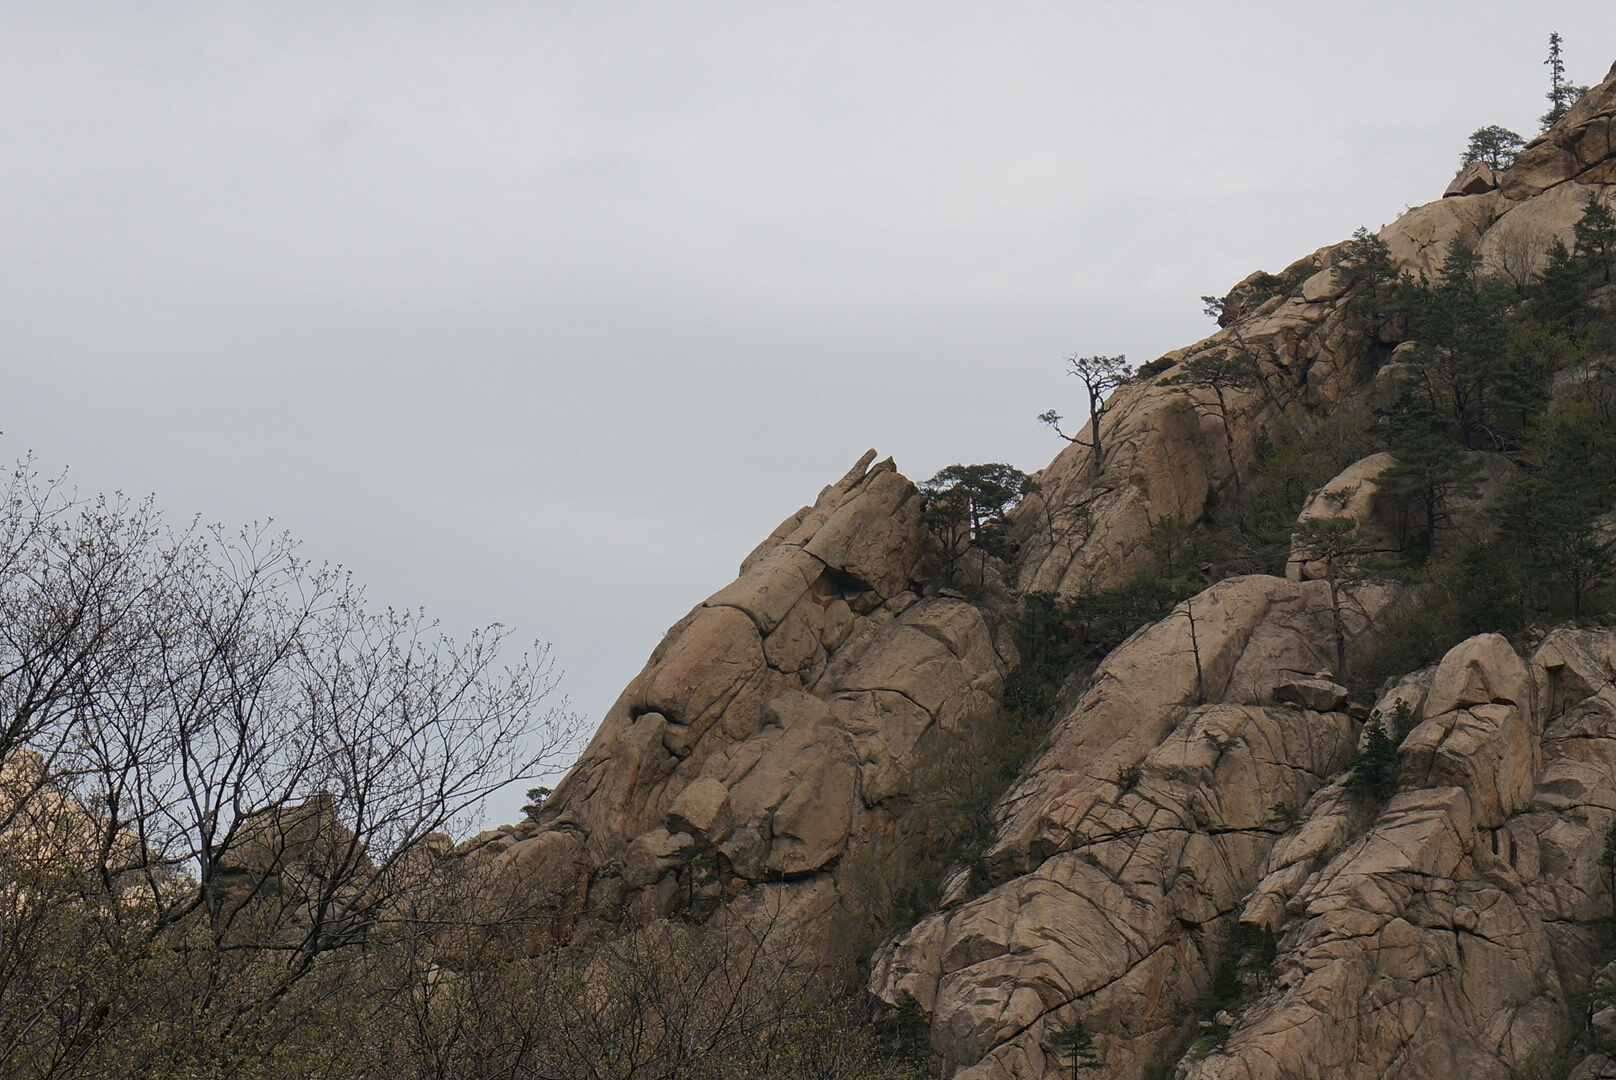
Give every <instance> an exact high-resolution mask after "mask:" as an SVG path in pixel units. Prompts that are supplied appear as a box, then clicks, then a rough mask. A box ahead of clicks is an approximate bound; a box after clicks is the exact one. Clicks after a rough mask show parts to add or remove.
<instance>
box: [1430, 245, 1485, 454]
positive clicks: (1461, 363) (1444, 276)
mask: <svg viewBox="0 0 1616 1080" xmlns="http://www.w3.org/2000/svg"><path fill="white" fill-rule="evenodd" d="M1508 303H1509V297H1507V296H1506V295H1504V292H1503V290H1501V289H1500V288H1499V287H1498V285H1497V283H1496V282H1494V281H1492V280H1488V279H1484V278H1482V276H1481V256H1480V254H1479V253H1477V251H1476V250H1475V248H1473V247H1471V246H1470V245H1469V244H1468V243H1466V242H1465V240H1464V238H1463V237H1455V238H1454V239H1453V242H1452V243H1450V244H1449V245H1448V251H1447V256H1446V257H1445V258H1444V259H1443V262H1442V272H1441V274H1440V276H1439V278H1438V280H1437V284H1436V287H1435V288H1428V289H1424V290H1421V291H1420V295H1419V297H1418V315H1417V317H1416V319H1415V336H1416V338H1417V339H1418V341H1419V342H1420V347H1419V348H1418V349H1417V350H1416V351H1415V353H1414V357H1413V360H1412V361H1411V367H1412V369H1413V371H1414V374H1415V376H1416V378H1417V379H1418V381H1419V382H1420V384H1421V389H1422V390H1423V392H1424V393H1425V395H1426V397H1427V400H1428V401H1429V402H1430V404H1431V407H1432V408H1433V409H1434V410H1436V411H1437V412H1438V413H1439V414H1445V415H1446V418H1447V421H1448V422H1449V423H1451V424H1452V426H1453V429H1454V430H1455V431H1457V432H1458V434H1459V438H1460V440H1461V441H1462V442H1463V443H1464V447H1465V449H1466V450H1474V449H1476V442H1477V437H1478V435H1480V434H1481V433H1482V431H1483V430H1484V429H1485V428H1486V426H1487V421H1488V419H1489V416H1488V412H1489V408H1490V407H1491V406H1492V405H1493V404H1495V402H1492V401H1490V400H1489V399H1490V397H1491V396H1492V395H1493V391H1494V390H1495V389H1496V388H1497V386H1498V384H1499V383H1500V382H1502V381H1503V380H1504V378H1505V371H1504V364H1505V359H1506V358H1505V349H1506V346H1507V344H1508V340H1509V335H1508V330H1507V327H1506V325H1505V314H1506V311H1507V307H1508Z"/></svg>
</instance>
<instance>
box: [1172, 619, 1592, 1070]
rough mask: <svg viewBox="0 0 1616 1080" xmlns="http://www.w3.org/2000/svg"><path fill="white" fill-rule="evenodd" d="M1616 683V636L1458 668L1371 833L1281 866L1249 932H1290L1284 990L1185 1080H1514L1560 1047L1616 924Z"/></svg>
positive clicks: (1554, 639) (1483, 651)
mask: <svg viewBox="0 0 1616 1080" xmlns="http://www.w3.org/2000/svg"><path fill="white" fill-rule="evenodd" d="M1613 676H1616V634H1612V633H1610V632H1607V631H1587V630H1580V631H1579V630H1557V631H1555V632H1554V633H1552V634H1550V635H1549V637H1548V638H1547V640H1545V641H1544V642H1543V644H1542V646H1541V647H1540V648H1539V649H1538V650H1537V652H1536V653H1535V654H1534V656H1533V657H1532V660H1531V662H1530V664H1529V665H1528V664H1527V663H1525V662H1523V661H1522V660H1521V659H1520V658H1519V657H1518V656H1517V655H1516V654H1515V652H1514V651H1513V650H1512V649H1511V648H1510V647H1509V645H1508V643H1507V642H1505V641H1504V640H1503V639H1502V638H1499V637H1498V636H1497V635H1484V636H1482V637H1479V638H1472V639H1470V640H1469V641H1466V642H1463V643H1461V644H1460V645H1458V646H1456V647H1455V648H1454V649H1453V650H1452V651H1450V652H1449V653H1448V655H1447V656H1446V657H1445V658H1444V659H1443V660H1442V662H1441V664H1440V665H1438V667H1437V668H1436V670H1435V672H1434V673H1433V675H1432V677H1431V680H1430V686H1429V689H1428V691H1427V692H1426V696H1425V700H1424V701H1423V702H1422V703H1421V705H1420V708H1419V711H1418V713H1417V714H1416V715H1417V716H1418V717H1423V719H1421V722H1420V723H1419V724H1418V726H1417V727H1415V728H1414V730H1413V731H1412V732H1410V733H1409V734H1408V737H1407V738H1406V739H1405V740H1404V741H1403V744H1402V747H1401V750H1400V774H1401V779H1400V784H1399V791H1398V793H1397V794H1396V795H1395V796H1393V797H1392V799H1391V800H1390V801H1389V802H1388V803H1387V805H1386V806H1385V808H1384V809H1383V810H1381V811H1380V813H1379V814H1378V816H1377V817H1376V819H1375V821H1374V823H1373V825H1372V827H1371V828H1370V829H1369V830H1368V831H1367V833H1365V834H1364V835H1363V836H1361V837H1360V838H1359V839H1357V840H1355V841H1353V842H1352V843H1351V844H1350V845H1348V846H1347V847H1346V848H1345V850H1342V851H1341V852H1340V853H1339V854H1337V855H1336V856H1335V857H1334V858H1333V859H1330V860H1329V862H1328V864H1327V865H1325V866H1323V867H1322V868H1321V869H1317V870H1312V869H1310V867H1311V866H1312V865H1313V863H1314V862H1316V861H1317V860H1316V857H1315V858H1314V859H1313V860H1312V861H1307V860H1305V859H1299V858H1297V857H1296V856H1297V855H1298V854H1300V853H1301V852H1300V849H1301V848H1302V847H1304V846H1316V845H1302V844H1295V845H1292V847H1293V848H1295V849H1297V850H1291V849H1288V848H1287V847H1286V846H1285V845H1280V846H1278V847H1276V848H1275V850H1274V853H1273V855H1272V856H1271V858H1270V870H1269V874H1268V875H1267V876H1266V877H1265V878H1264V881H1263V884H1262V885H1260V886H1259V888H1258V889H1257V891H1256V895H1255V896H1254V898H1253V901H1252V902H1251V903H1249V904H1248V905H1247V908H1246V911H1245V913H1244V915H1243V917H1244V918H1246V919H1248V920H1260V921H1263V922H1266V923H1268V924H1269V925H1271V926H1274V927H1275V928H1277V929H1280V930H1282V932H1283V933H1282V937H1281V954H1280V958H1279V964H1278V969H1277V972H1278V973H1277V978H1276V982H1275V987H1276V988H1275V991H1274V992H1273V993H1272V994H1270V995H1269V996H1268V998H1266V999H1264V1000H1262V1001H1261V1002H1259V1003H1258V1005H1257V1006H1256V1007H1254V1008H1253V1009H1251V1010H1250V1011H1249V1012H1248V1013H1247V1014H1246V1015H1245V1016H1243V1017H1242V1018H1241V1019H1240V1023H1239V1025H1238V1026H1237V1027H1236V1028H1235V1030H1234V1032H1233V1033H1232V1034H1231V1035H1230V1036H1229V1038H1228V1041H1227V1042H1226V1043H1225V1044H1224V1045H1223V1046H1222V1047H1221V1048H1219V1049H1218V1050H1216V1051H1215V1052H1214V1053H1212V1054H1210V1055H1209V1056H1207V1057H1206V1058H1205V1059H1204V1060H1201V1061H1198V1062H1193V1063H1190V1064H1188V1065H1187V1066H1186V1067H1185V1068H1184V1069H1183V1070H1181V1075H1182V1076H1184V1077H1186V1078H1193V1080H1212V1078H1218V1080H1225V1078H1234V1077H1238V1078H1241V1080H1256V1078H1259V1077H1275V1078H1277V1077H1289V1076H1311V1075H1328V1076H1339V1077H1342V1078H1344V1080H1351V1078H1356V1077H1385V1078H1398V1077H1427V1076H1446V1075H1467V1076H1476V1077H1482V1078H1492V1077H1497V1078H1499V1080H1505V1078H1508V1077H1510V1076H1511V1075H1512V1073H1511V1069H1512V1068H1519V1067H1522V1066H1524V1065H1525V1064H1526V1063H1527V1062H1528V1061H1529V1060H1530V1059H1531V1057H1532V1055H1534V1054H1540V1053H1542V1052H1543V1051H1545V1050H1547V1049H1550V1048H1553V1047H1554V1046H1556V1045H1557V1044H1558V1043H1559V1042H1560V1041H1561V1039H1562V1037H1563V1035H1564V1034H1565V1033H1566V1032H1568V1031H1569V1030H1570V1028H1571V1026H1572V1022H1573V1018H1572V1016H1571V1014H1570V1009H1571V1005H1570V998H1571V995H1572V994H1573V993H1574V992H1578V991H1580V990H1581V989H1582V988H1584V987H1586V986H1587V985H1588V983H1589V980H1590V978H1591V976H1592V975H1593V972H1592V971H1591V970H1590V958H1591V957H1592V956H1593V955H1594V954H1595V950H1594V948H1593V947H1592V940H1591V938H1592V935H1593V933H1594V931H1593V929H1592V927H1590V926H1589V923H1590V921H1591V920H1594V919H1599V918H1602V917H1605V916H1608V914H1609V904H1610V895H1609V892H1608V890H1607V889H1606V888H1605V886H1604V884H1603V883H1602V882H1601V881H1600V879H1599V876H1600V868H1599V854H1600V850H1601V848H1602V846H1603V841H1604V835H1605V831H1606V829H1607V828H1609V826H1610V824H1611V821H1612V818H1613V810H1616V752H1613V751H1612V750H1611V746H1612V745H1613V744H1612V743H1611V741H1610V740H1611V737H1612V735H1613V734H1616V692H1613V689H1612V677H1613ZM1328 810H1329V807H1328V806H1326V807H1319V808H1316V809H1315V810H1314V813H1313V814H1312V815H1311V816H1310V817H1309V819H1308V822H1307V824H1306V825H1305V826H1304V828H1303V830H1302V832H1303V833H1304V834H1306V833H1309V832H1312V833H1318V832H1321V831H1322V830H1324V829H1325V828H1326V819H1327V811H1328ZM1333 835H1334V836H1335V837H1336V838H1337V839H1339V838H1340V836H1341V832H1340V830H1337V831H1336V832H1335V833H1334V834H1333ZM1292 866H1300V867H1301V868H1302V870H1305V871H1307V876H1306V877H1305V879H1304V878H1303V875H1302V873H1301V872H1299V871H1297V870H1293V869H1292ZM1280 901H1282V902H1283V906H1281V904H1280ZM1594 1075H1597V1073H1595V1074H1594Z"/></svg>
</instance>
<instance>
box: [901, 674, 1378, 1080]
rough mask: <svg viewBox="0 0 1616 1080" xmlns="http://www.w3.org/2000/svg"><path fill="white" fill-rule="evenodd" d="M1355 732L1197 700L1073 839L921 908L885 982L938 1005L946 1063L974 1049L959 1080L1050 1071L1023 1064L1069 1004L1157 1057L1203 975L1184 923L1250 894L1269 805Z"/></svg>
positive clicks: (1340, 720) (1039, 1057)
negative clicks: (1007, 874) (973, 891)
mask: <svg viewBox="0 0 1616 1080" xmlns="http://www.w3.org/2000/svg"><path fill="white" fill-rule="evenodd" d="M1354 737H1355V731H1354V727H1353V724H1352V722H1351V721H1350V720H1348V719H1347V718H1346V717H1345V716H1343V715H1340V714H1326V715H1322V716H1321V715H1318V714H1314V713H1310V712H1302V711H1297V710H1292V709H1284V708H1267V709H1264V708H1254V707H1249V706H1234V705H1209V706H1203V707H1201V708H1198V709H1196V710H1194V711H1193V712H1191V713H1190V714H1189V715H1187V716H1184V717H1183V718H1182V720H1181V721H1180V722H1179V723H1178V724H1177V725H1176V728H1175V730H1174V731H1173V732H1172V733H1171V734H1170V736H1169V737H1167V738H1166V739H1165V740H1164V741H1162V743H1161V744H1160V745H1159V746H1157V747H1156V748H1155V749H1153V750H1152V751H1151V752H1150V753H1149V755H1148V756H1147V757H1146V759H1145V760H1144V761H1143V762H1142V763H1141V767H1140V771H1139V773H1140V774H1139V778H1138V780H1137V781H1136V782H1135V786H1133V787H1131V788H1126V789H1124V788H1120V787H1118V786H1115V785H1112V786H1110V787H1109V788H1108V791H1107V792H1106V793H1105V794H1104V795H1103V796H1102V797H1100V798H1097V799H1096V800H1095V801H1094V802H1093V803H1092V804H1091V805H1090V807H1089V809H1088V811H1087V812H1086V814H1085V815H1084V816H1083V817H1082V819H1081V820H1079V821H1077V822H1075V823H1074V830H1073V833H1074V841H1073V842H1074V845H1075V846H1074V848H1073V850H1069V851H1066V852H1063V853H1061V854H1058V855H1055V856H1053V857H1051V858H1049V859H1047V860H1045V861H1044V862H1043V863H1042V864H1041V865H1039V866H1038V868H1037V869H1036V870H1034V871H1033V872H1031V873H1028V874H1024V875H1021V876H1019V877H1015V878H1013V879H1011V880H1010V881H1007V882H1006V883H1004V884H1003V885H1001V886H999V887H998V888H996V889H994V890H992V891H991V892H989V893H988V894H986V895H985V896H982V897H980V898H978V899H975V900H972V901H970V902H968V903H966V904H964V905H962V906H961V907H959V908H957V909H955V910H953V911H950V912H947V913H944V914H942V915H939V916H934V917H932V918H931V919H928V920H926V921H925V922H923V923H922V924H921V925H920V926H918V927H916V928H915V930H914V931H912V932H911V933H910V934H908V935H906V936H905V937H904V938H903V939H902V940H901V941H900V942H899V943H897V944H895V945H894V946H892V947H891V949H890V950H888V951H886V952H884V953H883V954H882V955H881V956H880V957H879V958H878V961H877V963H876V965H875V967H874V969H873V976H872V983H871V989H872V992H874V993H875V994H876V995H877V996H878V997H881V998H882V999H883V1000H886V1001H888V1002H896V1000H897V996H898V994H900V993H901V992H905V991H907V992H909V993H912V994H914V995H915V997H916V998H917V999H918V1000H920V1001H921V1002H922V1003H923V1004H927V1005H929V1009H930V1011H931V1013H932V1016H933V1026H932V1040H933V1044H934V1045H935V1046H936V1047H937V1048H938V1049H939V1051H940V1052H941V1053H942V1055H943V1059H944V1064H945V1066H946V1067H952V1066H957V1065H959V1064H962V1063H970V1062H978V1064H977V1065H976V1067H975V1069H973V1070H971V1071H969V1072H966V1073H961V1074H960V1075H962V1076H965V1075H969V1076H995V1075H1040V1073H1038V1072H1032V1073H1021V1074H1017V1073H1015V1072H1014V1070H1015V1069H1017V1068H1022V1067H1034V1066H1036V1067H1037V1068H1043V1067H1044V1066H1043V1065H1039V1064H1038V1063H1039V1062H1047V1058H1046V1056H1045V1048H1044V1046H1043V1044H1042V1043H1041V1040H1042V1039H1043V1038H1044V1036H1045V1035H1046V1034H1051V1033H1052V1032H1053V1028H1054V1026H1055V1024H1056V1023H1057V1022H1058V1020H1059V1019H1060V1018H1061V1017H1062V1016H1063V1015H1064V1010H1065V1008H1066V1006H1067V1005H1068V1003H1071V1002H1074V1001H1080V1002H1082V1003H1083V1004H1081V1005H1079V1006H1078V1009H1079V1011H1080V1012H1082V1013H1084V1014H1085V1015H1088V1016H1089V1017H1090V1018H1091V1019H1092V1018H1093V1017H1094V1016H1095V1015H1098V1014H1101V1013H1102V1012H1103V1015H1105V1016H1106V1018H1107V1026H1106V1034H1107V1036H1108V1038H1109V1040H1110V1045H1112V1046H1113V1048H1114V1049H1113V1051H1112V1052H1113V1053H1114V1054H1115V1058H1114V1059H1113V1058H1110V1057H1108V1060H1115V1061H1118V1062H1120V1061H1123V1060H1125V1059H1126V1060H1132V1061H1136V1062H1138V1063H1141V1064H1143V1063H1145V1062H1146V1061H1147V1059H1148V1057H1149V1055H1150V1053H1152V1052H1154V1050H1155V1048H1156V1047H1157V1046H1158V1045H1159V1041H1160V1038H1161V1036H1160V1032H1161V1030H1162V1029H1163V1028H1164V1027H1170V1026H1171V1025H1172V1024H1173V1023H1174V1020H1173V1017H1174V1016H1176V1011H1175V1010H1178V1009H1181V1008H1182V1007H1183V1006H1184V1004H1185V1002H1186V1001H1187V1000H1189V998H1190V997H1193V995H1194V994H1195V993H1196V992H1197V991H1196V987H1197V986H1198V985H1199V980H1201V979H1203V978H1204V977H1205V976H1204V972H1205V968H1204V959H1203V958H1202V956H1201V955H1200V953H1199V952H1198V950H1197V948H1196V946H1195V945H1194V942H1193V938H1192V937H1191V936H1190V935H1188V934H1187V933H1186V931H1185V927H1186V926H1187V925H1189V924H1192V923H1193V924H1202V925H1204V924H1206V923H1208V922H1210V921H1212V920H1214V919H1216V918H1218V917H1220V916H1221V915H1222V914H1223V913H1226V912H1228V911H1230V910H1232V909H1233V908H1234V907H1235V906H1236V905H1237V903H1238V901H1239V899H1240V898H1241V897H1242V896H1243V895H1244V894H1245V893H1246V891H1247V890H1249V889H1250V887H1251V885H1252V884H1254V883H1255V881H1256V879H1257V876H1258V873H1259V872H1260V870H1261V869H1262V867H1263V865H1264V862H1265V859H1266V856H1267V854H1268V851H1269V849H1270V847H1271V846H1272V843H1273V838H1274V833H1273V832H1272V831H1270V829H1269V827H1268V821H1269V819H1270V814H1271V811H1270V806H1269V803H1270V802H1271V801H1273V800H1276V799H1280V800H1283V799H1288V800H1291V801H1292V803H1293V804H1294V805H1298V806H1299V805H1301V804H1303V803H1304V802H1306V801H1307V798H1308V796H1309V795H1310V794H1311V793H1312V791H1313V790H1314V789H1315V788H1316V787H1318V786H1319V785H1320V784H1322V783H1323V780H1324V776H1325V775H1327V774H1328V773H1329V772H1331V771H1333V770H1335V769H1337V768H1339V767H1340V766H1341V765H1342V764H1343V763H1344V761H1345V760H1346V755H1347V754H1349V753H1350V752H1351V748H1352V744H1353V741H1354ZM1016 1063H1020V1064H1016ZM1004 1069H1010V1070H1012V1071H1011V1072H1009V1073H1005V1072H1002V1070H1004ZM996 1070H998V1071H996Z"/></svg>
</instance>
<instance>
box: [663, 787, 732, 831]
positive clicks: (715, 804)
mask: <svg viewBox="0 0 1616 1080" xmlns="http://www.w3.org/2000/svg"><path fill="white" fill-rule="evenodd" d="M731 824H732V819H731V815H730V809H729V789H728V788H726V787H725V786H724V785H723V784H722V783H720V782H719V781H717V780H715V779H713V778H712V777H710V776H702V777H698V778H697V779H696V780H695V781H693V782H692V783H691V784H690V785H689V786H687V787H686V788H685V789H684V790H683V791H681V792H680V793H679V796H678V798H676V799H674V800H673V805H672V806H670V807H668V825H669V827H670V828H671V829H673V830H674V831H677V832H688V833H693V834H694V835H696V836H699V837H701V838H702V839H704V840H707V841H709V842H712V843H717V842H718V841H720V840H722V839H723V838H724V837H725V836H726V835H727V834H728V833H729V829H730V826H731Z"/></svg>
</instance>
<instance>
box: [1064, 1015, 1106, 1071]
mask: <svg viewBox="0 0 1616 1080" xmlns="http://www.w3.org/2000/svg"><path fill="white" fill-rule="evenodd" d="M1055 1049H1056V1050H1058V1051H1060V1052H1061V1054H1062V1055H1063V1056H1064V1057H1066V1058H1067V1059H1068V1060H1069V1061H1070V1062H1071V1065H1072V1080H1077V1074H1078V1072H1080V1071H1081V1070H1084V1069H1098V1068H1099V1067H1100V1056H1099V1051H1098V1050H1096V1049H1095V1047H1094V1036H1093V1035H1090V1034H1089V1031H1088V1028H1086V1027H1084V1026H1083V1021H1082V1019H1081V1018H1074V1019H1073V1020H1072V1022H1071V1023H1070V1024H1068V1025H1067V1026H1066V1027H1063V1028H1061V1029H1060V1030H1059V1031H1057V1032H1056V1033H1055Z"/></svg>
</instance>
